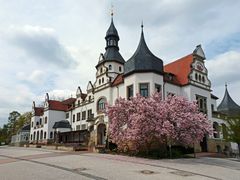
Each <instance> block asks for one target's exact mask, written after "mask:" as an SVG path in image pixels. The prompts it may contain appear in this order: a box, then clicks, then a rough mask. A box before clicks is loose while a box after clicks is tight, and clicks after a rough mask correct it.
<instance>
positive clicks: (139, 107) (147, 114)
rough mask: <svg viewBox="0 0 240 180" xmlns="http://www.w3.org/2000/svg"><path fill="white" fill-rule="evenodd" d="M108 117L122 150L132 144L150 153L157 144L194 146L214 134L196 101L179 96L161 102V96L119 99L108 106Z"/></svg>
mask: <svg viewBox="0 0 240 180" xmlns="http://www.w3.org/2000/svg"><path fill="white" fill-rule="evenodd" d="M107 115H108V117H109V137H110V139H111V140H112V142H114V143H116V144H117V145H118V148H119V149H123V148H124V147H125V146H126V145H129V144H131V146H132V147H133V148H134V149H135V150H140V149H143V148H144V149H145V150H146V151H149V150H150V148H151V145H152V144H153V143H154V142H158V143H171V144H174V143H175V144H176V143H177V144H182V145H185V146H187V145H190V144H191V145H192V144H193V143H197V142H199V141H201V140H202V139H203V137H204V135H205V134H208V133H211V127H212V126H211V124H210V122H209V121H208V120H207V117H206V115H204V114H202V113H201V112H199V111H198V106H197V104H196V102H189V101H187V100H186V99H185V98H183V97H178V96H169V97H168V98H167V99H166V100H162V98H161V95H160V93H154V94H153V95H152V96H150V97H148V98H145V97H142V96H140V95H137V96H136V97H133V98H131V99H130V100H126V99H124V98H118V99H117V100H116V102H115V105H113V106H108V107H107Z"/></svg>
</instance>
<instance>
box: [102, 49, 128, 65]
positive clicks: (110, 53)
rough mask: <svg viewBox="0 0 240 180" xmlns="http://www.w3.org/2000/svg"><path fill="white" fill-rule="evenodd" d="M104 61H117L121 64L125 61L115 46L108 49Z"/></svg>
mask: <svg viewBox="0 0 240 180" xmlns="http://www.w3.org/2000/svg"><path fill="white" fill-rule="evenodd" d="M103 57H104V61H116V62H119V63H121V64H124V63H125V60H124V59H123V57H122V55H121V54H120V53H119V51H118V49H116V48H115V47H109V48H107V49H106V52H105V53H104V55H103Z"/></svg>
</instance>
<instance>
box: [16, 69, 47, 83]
mask: <svg viewBox="0 0 240 180" xmlns="http://www.w3.org/2000/svg"><path fill="white" fill-rule="evenodd" d="M16 76H17V78H18V79H19V80H22V81H27V82H30V83H33V84H36V85H43V84H44V82H45V81H46V77H47V75H46V73H45V72H44V71H41V70H34V71H32V72H31V73H26V72H22V71H20V72H17V75H16Z"/></svg>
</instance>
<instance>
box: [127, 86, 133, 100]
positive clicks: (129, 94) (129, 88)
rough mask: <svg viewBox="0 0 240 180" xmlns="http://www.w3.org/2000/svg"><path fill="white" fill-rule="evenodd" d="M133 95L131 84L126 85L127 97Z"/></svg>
mask: <svg viewBox="0 0 240 180" xmlns="http://www.w3.org/2000/svg"><path fill="white" fill-rule="evenodd" d="M130 97H133V85H130V86H128V87H127V98H128V99H130Z"/></svg>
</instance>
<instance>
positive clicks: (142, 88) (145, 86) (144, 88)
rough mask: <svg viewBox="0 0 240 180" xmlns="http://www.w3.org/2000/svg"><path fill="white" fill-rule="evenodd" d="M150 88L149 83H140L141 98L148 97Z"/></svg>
mask: <svg viewBox="0 0 240 180" xmlns="http://www.w3.org/2000/svg"><path fill="white" fill-rule="evenodd" d="M148 91H149V88H148V83H140V84H139V93H140V95H141V96H143V97H148V95H149V94H148V93H149V92H148Z"/></svg>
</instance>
